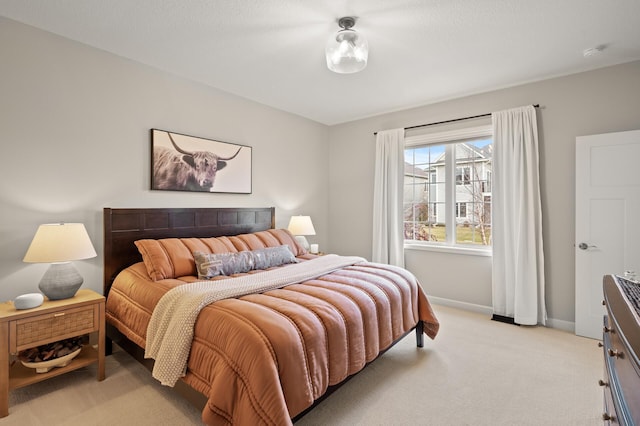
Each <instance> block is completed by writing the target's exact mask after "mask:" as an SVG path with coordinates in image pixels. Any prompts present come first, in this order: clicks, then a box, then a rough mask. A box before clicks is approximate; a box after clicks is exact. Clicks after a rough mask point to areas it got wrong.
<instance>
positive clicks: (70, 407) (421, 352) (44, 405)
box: [0, 305, 603, 426]
mask: <svg viewBox="0 0 640 426" xmlns="http://www.w3.org/2000/svg"><path fill="white" fill-rule="evenodd" d="M434 309H435V311H436V314H437V316H438V318H439V319H440V322H441V331H440V334H439V335H438V337H437V338H436V339H435V340H434V341H432V340H430V339H428V338H426V339H425V347H424V348H422V349H418V348H416V347H415V338H414V335H413V334H412V335H410V336H408V337H407V338H405V339H404V340H403V341H401V342H400V343H398V344H397V345H396V346H395V347H394V348H392V349H391V350H390V351H388V352H387V353H386V354H385V355H384V356H383V357H382V358H380V359H378V360H377V361H375V362H374V363H372V364H371V365H369V366H368V367H367V368H366V369H365V370H364V371H363V372H362V373H360V374H358V375H357V376H356V377H354V378H353V379H352V380H351V381H350V382H349V383H347V384H346V385H345V386H343V387H342V388H340V389H339V390H338V391H336V392H335V393H334V394H332V395H331V396H329V397H328V398H327V399H326V400H325V401H324V402H322V404H320V405H319V406H318V407H316V408H315V409H314V410H313V411H311V412H310V413H309V414H307V415H306V416H305V417H304V418H302V419H301V420H300V421H299V422H298V423H296V426H309V425H430V426H438V425H443V426H445V425H446V426H450V425H456V426H458V425H460V426H462V425H473V426H481V425H509V426H512V425H548V424H553V425H566V426H568V425H576V426H578V425H579V426H585V425H586V426H588V425H594V426H595V425H601V424H602V421H601V420H600V416H601V413H602V389H601V388H599V387H598V385H597V380H598V379H599V378H602V369H603V361H602V350H601V349H599V348H597V345H596V341H594V340H590V339H585V338H581V337H576V336H574V335H572V334H570V333H566V332H563V331H559V330H552V329H547V328H544V327H517V326H513V325H507V324H502V323H499V322H495V321H491V320H489V319H488V318H487V317H486V316H484V315H479V314H476V313H470V312H466V311H461V310H457V309H453V308H449V307H443V306H437V305H436V306H434ZM95 372H96V371H95V367H87V368H84V369H80V370H77V371H75V372H72V373H69V374H66V375H63V376H60V377H58V378H54V379H51V380H48V381H45V382H41V383H38V384H35V385H32V386H29V387H26V388H22V389H17V390H14V391H12V392H11V394H10V400H9V404H10V405H9V413H10V414H9V416H8V417H6V418H4V419H0V426H4V425H33V426H39V425H43V426H44V425H46V426H54V425H79V424H82V425H114V424H118V425H136V426H142V425H192V424H199V423H200V412H199V411H198V410H196V409H194V408H193V407H191V406H190V405H189V404H188V403H186V402H185V401H184V400H183V399H182V398H180V397H179V396H177V395H175V394H174V393H173V392H172V390H171V389H168V388H165V387H163V386H161V385H160V384H159V383H157V382H155V381H154V380H153V379H152V378H151V376H150V374H149V373H148V372H147V370H145V369H144V368H143V367H142V366H140V365H138V364H137V363H136V362H135V361H134V360H132V359H131V358H130V357H129V356H128V355H127V354H125V353H123V352H117V353H115V354H114V355H113V356H110V357H107V378H106V379H105V380H104V381H103V382H97V381H96V380H95V377H96V376H95Z"/></svg>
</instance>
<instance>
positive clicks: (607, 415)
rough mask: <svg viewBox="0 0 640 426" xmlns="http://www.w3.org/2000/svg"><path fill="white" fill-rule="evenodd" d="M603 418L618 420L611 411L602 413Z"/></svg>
mask: <svg viewBox="0 0 640 426" xmlns="http://www.w3.org/2000/svg"><path fill="white" fill-rule="evenodd" d="M602 420H610V421H612V422H614V421H615V420H616V416H612V415H611V414H609V413H604V414H603V415H602Z"/></svg>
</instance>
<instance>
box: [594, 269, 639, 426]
mask: <svg viewBox="0 0 640 426" xmlns="http://www.w3.org/2000/svg"><path fill="white" fill-rule="evenodd" d="M603 290H604V304H605V306H606V307H607V315H606V316H605V318H604V331H603V339H602V342H603V343H602V346H603V350H604V352H603V353H604V365H605V374H606V377H605V379H604V380H601V381H600V385H601V386H602V387H603V388H604V414H603V416H602V418H603V420H604V424H605V425H626V426H633V425H638V426H640V362H639V361H638V356H639V355H640V284H639V283H638V282H635V281H629V280H627V279H625V278H622V277H619V276H617V275H605V276H604V279H603Z"/></svg>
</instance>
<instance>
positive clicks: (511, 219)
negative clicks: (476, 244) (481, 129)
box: [491, 106, 547, 325]
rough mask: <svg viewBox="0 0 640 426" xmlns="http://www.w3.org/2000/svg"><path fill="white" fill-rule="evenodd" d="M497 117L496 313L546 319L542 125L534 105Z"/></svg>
mask: <svg viewBox="0 0 640 426" xmlns="http://www.w3.org/2000/svg"><path fill="white" fill-rule="evenodd" d="M491 118H492V122H493V145H494V152H493V190H492V200H491V201H492V240H493V274H492V275H493V278H492V286H493V312H494V314H496V315H500V316H505V317H510V318H513V319H514V322H515V323H516V324H523V325H535V324H538V323H539V324H543V325H544V324H545V323H546V318H547V313H546V308H545V302H544V285H545V283H544V256H543V252H542V211H541V206H540V184H539V177H538V176H539V164H538V163H539V160H538V126H537V121H536V111H535V108H534V107H533V106H526V107H521V108H514V109H510V110H506V111H500V112H495V113H493V114H492V115H491Z"/></svg>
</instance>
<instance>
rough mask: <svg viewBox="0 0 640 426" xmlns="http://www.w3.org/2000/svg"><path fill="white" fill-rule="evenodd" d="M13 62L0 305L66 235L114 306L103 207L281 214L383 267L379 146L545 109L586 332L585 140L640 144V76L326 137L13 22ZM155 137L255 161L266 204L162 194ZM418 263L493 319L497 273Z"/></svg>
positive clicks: (466, 261) (563, 83) (467, 265)
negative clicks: (200, 140)
mask: <svg viewBox="0 0 640 426" xmlns="http://www.w3.org/2000/svg"><path fill="white" fill-rule="evenodd" d="M0 57H1V58H2V60H1V62H0V70H1V71H0V94H1V96H0V144H1V146H2V157H1V158H2V160H3V161H2V166H0V218H1V219H2V220H1V221H0V300H7V299H11V298H13V297H15V296H16V295H18V294H21V293H26V292H31V291H37V282H38V281H39V279H40V277H41V276H42V273H43V272H44V269H45V265H31V264H25V263H23V262H22V257H23V256H24V253H25V252H26V249H27V247H28V245H29V243H30V241H31V238H32V236H33V233H34V232H35V230H36V228H37V226H38V225H39V224H40V223H46V222H53V221H81V222H84V223H85V224H86V226H87V229H88V232H89V234H90V236H91V238H92V240H93V242H94V245H95V247H96V250H97V251H98V257H97V258H95V259H91V260H86V261H79V262H76V266H77V267H78V269H80V271H81V273H82V274H83V275H84V276H85V287H88V288H93V289H95V290H98V291H100V290H101V286H102V284H101V282H102V216H101V212H102V208H103V207H165V206H169V205H170V206H181V207H205V206H241V207H242V206H265V205H267V206H272V205H273V206H275V207H276V214H277V219H278V220H277V226H279V227H286V224H287V222H288V218H289V216H290V215H291V214H303V213H304V214H312V215H313V221H314V225H315V227H316V230H317V231H318V235H317V236H316V237H310V240H311V242H318V243H320V245H321V249H324V250H327V251H333V252H336V253H340V254H355V255H361V256H364V257H367V258H369V257H370V255H371V221H372V216H371V204H372V198H373V196H372V182H373V162H374V137H373V132H375V131H377V130H381V129H389V128H394V127H405V126H411V125H416V124H422V123H425V122H433V121H440V120H446V119H450V118H457V117H463V116H467V115H475V114H479V113H485V112H490V111H496V110H500V109H505V108H510V107H515V106H520V105H525V104H531V103H540V104H541V106H542V108H540V110H539V112H538V117H539V125H540V147H541V168H542V170H541V172H542V173H541V174H542V195H543V200H542V202H543V214H544V238H545V256H546V262H547V272H546V279H547V306H548V309H549V314H550V317H551V318H552V319H556V320H557V321H564V322H573V318H574V300H573V298H574V284H573V279H574V272H573V269H574V248H573V243H574V241H573V240H574V229H573V204H574V195H573V189H574V185H573V175H574V144H575V137H576V136H579V135H586V134H594V133H605V132H614V131H622V130H632V129H638V128H640V62H635V63H630V64H626V65H620V66H616V67H611V68H606V69H601V70H596V71H592V72H587V73H582V74H578V75H573V76H568V77H562V78H557V79H552V80H547V81H543V82H538V83H532V84H527V85H523V86H518V87H514V88H509V89H504V90H499V91H494V92H491V93H486V94H480V95H476V96H470V97H466V98H462V99H456V100H451V101H447V102H442V103H438V104H434V105H427V106H424V107H420V108H413V109H407V110H405V111H399V112H395V113H391V114H385V115H381V116H377V117H373V118H369V119H364V120H359V121H356V122H352V123H347V124H343V125H338V126H333V127H331V128H328V127H326V126H324V125H321V124H318V123H315V122H312V121H310V120H306V119H303V118H301V117H298V116H295V115H291V114H287V113H284V112H282V111H278V110H275V109H272V108H269V107H266V106H264V105H260V104H257V103H254V102H251V101H248V100H246V99H242V98H239V97H236V96H233V95H230V94H226V93H224V92H221V91H218V90H215V89H212V88H209V87H206V86H203V85H200V84H197V83H193V82H190V81H187V80H184V79H181V78H178V77H176V76H173V75H170V74H166V73H163V72H160V71H158V70H155V69H153V68H150V67H147V66H144V65H141V64H138V63H135V62H132V61H129V60H126V59H123V58H120V57H117V56H114V55H111V54H108V53H105V52H103V51H100V50H97V49H93V48H90V47H88V46H85V45H82V44H79V43H75V42H72V41H69V40H66V39H63V38H60V37H57V36H55V35H52V34H49V33H46V32H43V31H40V30H37V29H34V28H31V27H28V26H25V25H22V24H19V23H16V22H14V21H10V20H7V19H4V18H0ZM265 84H267V83H266V82H265ZM474 124H482V123H479V122H476V123H474ZM150 128H160V129H166V130H172V131H176V132H180V133H185V134H190V135H195V136H202V137H207V138H213V139H219V140H223V141H228V142H233V143H238V144H243V145H250V146H252V147H253V193H252V194H251V195H237V194H190V193H175V192H162V191H150V190H149V189H148V188H149V185H150V183H149V175H150V170H149V163H150V160H149V151H150V142H149V129H150ZM438 130H439V129H438ZM429 131H433V128H430V130H429ZM406 257H407V267H408V268H409V269H410V270H412V271H413V272H414V273H416V275H418V277H419V278H420V280H421V281H422V282H423V285H424V287H425V288H426V290H427V291H428V293H429V294H431V295H433V296H435V297H440V298H445V299H454V300H459V301H461V302H464V303H469V304H472V305H480V306H489V305H490V304H491V290H490V288H491V285H490V280H491V278H490V277H491V275H490V268H491V258H490V257H473V256H464V255H452V254H447V253H431V252H423V251H410V252H407V256H406ZM474 281H475V282H474Z"/></svg>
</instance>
